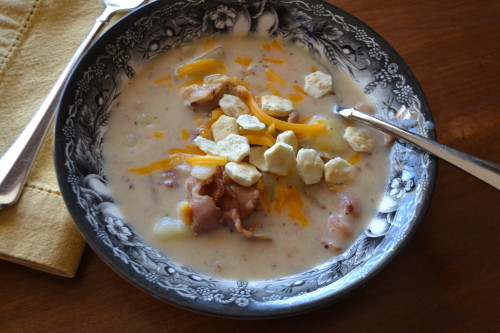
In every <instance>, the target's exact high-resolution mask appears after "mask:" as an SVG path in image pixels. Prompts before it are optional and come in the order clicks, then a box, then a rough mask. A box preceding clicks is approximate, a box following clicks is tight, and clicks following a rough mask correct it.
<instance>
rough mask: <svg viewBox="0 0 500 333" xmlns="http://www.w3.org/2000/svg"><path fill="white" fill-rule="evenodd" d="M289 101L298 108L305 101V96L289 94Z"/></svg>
mask: <svg viewBox="0 0 500 333" xmlns="http://www.w3.org/2000/svg"><path fill="white" fill-rule="evenodd" d="M288 99H289V100H291V101H292V103H293V105H294V106H297V105H299V104H300V102H302V101H303V100H304V96H302V95H300V94H289V95H288Z"/></svg>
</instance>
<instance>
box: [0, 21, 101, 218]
mask: <svg viewBox="0 0 500 333" xmlns="http://www.w3.org/2000/svg"><path fill="white" fill-rule="evenodd" d="M103 14H104V13H103ZM108 19H109V17H108V18H106V17H104V18H103V15H101V16H100V17H99V18H98V19H97V20H96V23H95V24H94V26H93V27H92V29H91V30H90V32H89V33H88V34H87V36H86V37H85V39H84V40H83V42H82V44H80V46H79V47H78V49H77V50H76V52H75V54H74V55H73V57H72V58H71V60H70V61H69V63H68V64H67V65H66V67H65V68H64V70H63V72H62V73H61V76H59V79H58V80H57V82H56V83H55V85H54V87H53V88H52V90H51V91H50V93H49V94H48V95H47V97H46V98H45V100H44V101H43V103H42V105H41V106H40V108H39V109H38V111H37V112H36V113H35V115H34V116H33V118H32V119H31V120H30V122H29V123H28V125H26V127H25V128H24V130H23V131H22V132H21V134H20V135H19V136H18V137H17V139H16V141H14V143H13V144H12V146H10V147H9V149H8V150H7V151H6V152H5V154H4V155H3V156H2V158H1V159H0V209H1V208H4V207H8V206H12V205H13V204H14V203H16V201H17V199H18V198H19V195H20V194H21V192H22V189H23V187H24V183H25V182H26V178H27V177H28V174H29V172H30V169H31V167H32V165H33V162H34V160H35V158H36V155H37V153H38V151H39V150H40V147H41V145H42V142H43V138H44V137H45V135H46V134H47V130H48V128H49V127H50V124H51V122H52V119H53V118H54V113H55V110H56V108H57V102H58V101H59V97H60V94H61V91H62V88H63V86H64V83H65V82H66V80H67V79H68V77H69V74H70V73H71V71H72V70H73V67H74V66H75V64H76V62H77V61H78V59H79V58H80V57H81V55H82V54H83V52H84V51H85V50H86V49H87V47H88V46H89V45H90V44H91V43H92V41H93V40H94V39H95V37H96V36H97V35H98V34H99V33H100V32H101V31H102V29H103V28H104V26H105V24H106V23H107V21H108Z"/></svg>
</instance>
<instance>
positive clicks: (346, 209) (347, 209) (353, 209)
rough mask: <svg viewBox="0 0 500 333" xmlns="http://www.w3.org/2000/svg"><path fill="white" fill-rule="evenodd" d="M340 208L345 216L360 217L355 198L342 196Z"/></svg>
mask: <svg viewBox="0 0 500 333" xmlns="http://www.w3.org/2000/svg"><path fill="white" fill-rule="evenodd" d="M339 208H340V209H341V211H342V213H344V214H345V215H350V216H352V217H358V216H359V213H360V208H359V204H358V202H357V201H356V200H354V199H353V198H351V197H349V196H347V195H345V194H344V195H341V196H340V199H339Z"/></svg>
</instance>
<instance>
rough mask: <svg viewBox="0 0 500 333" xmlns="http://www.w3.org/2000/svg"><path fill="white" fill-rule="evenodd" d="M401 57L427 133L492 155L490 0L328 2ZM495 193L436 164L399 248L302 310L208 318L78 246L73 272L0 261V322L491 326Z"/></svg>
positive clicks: (275, 328) (496, 39)
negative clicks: (423, 206) (411, 232)
mask: <svg viewBox="0 0 500 333" xmlns="http://www.w3.org/2000/svg"><path fill="white" fill-rule="evenodd" d="M335 4H336V5H338V6H339V7H341V8H343V9H345V10H347V11H349V12H350V13H352V14H354V15H355V16H357V17H358V18H360V19H361V20H363V21H364V22H366V23H367V24H368V25H370V26H371V27H373V28H374V29H375V30H376V31H377V32H379V33H380V34H381V35H382V36H383V37H385V38H386V39H387V41H388V42H389V43H390V44H392V46H393V47H394V48H395V49H396V50H397V51H398V52H399V53H400V54H401V55H402V56H403V58H404V59H405V60H406V61H407V63H408V64H409V66H410V67H411V69H412V70H413V72H414V73H415V75H416V77H417V78H418V80H419V82H420V84H421V85H422V87H423V90H424V91H425V93H426V95H427V98H428V101H429V103H430V106H431V109H432V111H433V114H434V120H435V123H436V127H437V132H438V139H439V140H440V141H441V142H442V143H444V144H446V145H450V146H452V147H455V148H459V149H461V150H463V151H465V152H467V153H470V154H474V155H476V156H478V157H482V158H485V159H489V160H492V161H495V162H500V108H499V105H500V89H499V78H500V62H499V59H500V58H499V54H500V33H499V32H498V31H499V29H500V1H498V0H419V1H406V0H393V1H389V0H359V1H348V0H339V1H336V2H335ZM499 226H500V192H499V191H497V190H495V189H493V188H492V187H490V186H488V185H486V184H483V183H481V182H480V181H477V180H476V179H474V178H473V177H471V176H469V175H467V174H465V173H464V172H462V171H460V170H458V169H456V168H454V167H452V166H450V165H448V164H446V163H444V162H440V163H439V169H438V176H437V182H436V189H435V194H434V197H433V200H432V204H431V207H430V210H429V212H428V214H427V217H426V218H425V220H424V223H423V225H422V226H421V228H420V229H419V230H418V232H417V234H416V236H415V238H414V239H413V240H412V241H411V243H410V245H409V246H408V247H407V249H406V250H405V251H404V252H403V253H402V254H401V256H399V257H398V258H397V260H395V262H394V263H393V264H391V265H390V266H389V267H388V268H387V269H386V270H384V271H383V272H382V273H381V274H380V275H378V276H377V277H376V278H375V279H374V280H373V281H371V282H370V283H369V284H368V285H367V286H366V287H365V288H363V289H362V290H360V291H359V292H357V293H356V294H353V295H351V296H349V297H348V298H346V299H344V300H343V301H341V302H339V303H336V304H333V305H330V306H328V307H326V308H323V309H320V310H317V311H313V312H310V313H306V314H303V315H299V316H295V317H291V318H282V319H273V320H266V321H241V320H228V319H220V318H213V317H209V316H206V315H201V314H196V313H192V312H189V311H186V310H183V309H179V308H176V307H174V306H171V305H169V304H166V303H163V302H162V301H159V300H157V299H155V298H153V297H151V296H148V295H147V294H145V293H144V292H142V291H140V290H138V289H137V288H135V287H133V286H132V285H131V284H129V283H128V282H127V281H125V280H123V279H122V278H121V277H119V276H118V275H117V274H116V273H115V272H113V271H112V270H111V269H110V268H109V267H108V266H107V265H106V264H104V263H103V262H102V261H101V260H100V259H99V258H98V257H97V256H96V254H95V253H94V252H93V251H92V250H91V249H90V248H87V249H86V250H85V253H84V256H83V259H82V262H81V266H80V269H79V272H78V275H77V276H76V278H74V279H66V278H62V277H57V276H52V275H49V274H46V273H41V272H38V271H35V270H32V269H29V268H25V267H23V266H19V265H16V264H13V263H9V262H5V261H0V331H1V332H15V331H21V332H35V331H36V332H63V331H64V332H73V331H76V332H80V331H87V332H94V331H102V332H162V331H168V332H195V331H200V332H255V331H272V332H285V331H287V332H309V331H312V332H344V331H350V332H364V331H369V330H370V331H376V332H413V331H415V332H422V331H424V330H426V331H432V332H435V331H436V332H438V331H439V332H486V331H497V332H498V331H500V310H499V307H500V260H499V257H500V237H499V235H500V227H499Z"/></svg>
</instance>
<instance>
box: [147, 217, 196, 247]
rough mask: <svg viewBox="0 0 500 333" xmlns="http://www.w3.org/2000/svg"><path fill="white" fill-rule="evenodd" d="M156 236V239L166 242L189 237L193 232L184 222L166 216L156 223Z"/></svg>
mask: <svg viewBox="0 0 500 333" xmlns="http://www.w3.org/2000/svg"><path fill="white" fill-rule="evenodd" d="M154 235H155V237H156V238H158V239H160V240H162V241H166V240H170V239H174V238H180V237H186V236H189V235H191V230H190V229H189V227H188V226H187V225H186V224H185V223H184V222H182V221H180V220H176V219H173V218H170V217H167V216H165V217H163V218H161V219H160V220H159V221H158V222H157V223H156V225H155V228H154Z"/></svg>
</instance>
